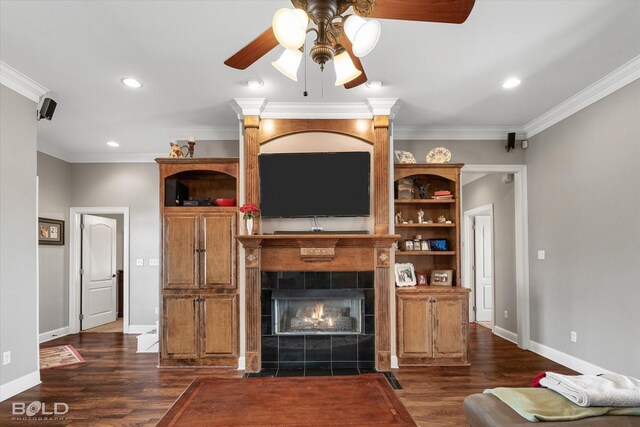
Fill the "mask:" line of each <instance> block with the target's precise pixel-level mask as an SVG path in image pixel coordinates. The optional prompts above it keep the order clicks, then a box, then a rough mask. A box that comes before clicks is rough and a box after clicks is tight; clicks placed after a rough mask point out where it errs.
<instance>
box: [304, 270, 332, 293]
mask: <svg viewBox="0 0 640 427" xmlns="http://www.w3.org/2000/svg"><path fill="white" fill-rule="evenodd" d="M304 288H305V289H329V288H331V274H330V273H329V272H328V271H308V272H306V273H304Z"/></svg>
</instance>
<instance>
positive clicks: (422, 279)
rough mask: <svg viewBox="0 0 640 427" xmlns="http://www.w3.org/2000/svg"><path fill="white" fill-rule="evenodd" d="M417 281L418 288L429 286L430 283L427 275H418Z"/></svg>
mask: <svg viewBox="0 0 640 427" xmlns="http://www.w3.org/2000/svg"><path fill="white" fill-rule="evenodd" d="M416 279H417V282H418V286H428V285H429V282H428V281H427V274H426V273H416Z"/></svg>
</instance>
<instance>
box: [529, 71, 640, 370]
mask: <svg viewBox="0 0 640 427" xmlns="http://www.w3.org/2000/svg"><path fill="white" fill-rule="evenodd" d="M639 135H640V80H636V81H635V82H634V83H631V84H629V85H627V86H626V87H624V88H622V89H620V90H618V91H617V92H614V93H613V94H611V95H609V96H607V97H606V98H604V99H602V100H600V101H598V102H597V103H595V104H593V105H591V106H590V107H588V108H586V109H584V110H582V111H580V112H578V113H576V114H574V115H573V116H571V117H569V118H567V119H565V120H563V121H561V122H560V123H558V124H556V125H555V126H553V127H551V128H549V129H547V130H545V131H544V132H542V133H540V134H538V135H536V136H535V137H533V138H531V139H530V143H531V145H530V147H529V149H528V150H527V165H528V173H529V242H530V248H529V250H530V252H529V253H530V295H531V339H532V340H533V341H536V342H538V343H541V344H544V345H546V346H549V347H552V348H554V349H556V350H560V351H562V352H565V353H568V354H570V355H572V356H575V357H578V358H580V359H583V360H586V361H588V362H591V363H594V364H596V365H598V366H601V367H603V368H606V369H609V370H613V371H617V372H620V373H622V374H627V375H632V376H635V377H640V364H639V363H638V361H639V360H640V333H639V332H638V325H640V305H639V304H640V262H638V261H639V260H640V167H639V166H638V162H639V161H640V143H639V141H638V138H639ZM539 249H544V250H545V251H546V260H538V259H537V251H538V250H539ZM572 330H573V331H576V332H577V333H578V340H577V343H572V342H571V341H570V339H569V338H570V332H571V331H572Z"/></svg>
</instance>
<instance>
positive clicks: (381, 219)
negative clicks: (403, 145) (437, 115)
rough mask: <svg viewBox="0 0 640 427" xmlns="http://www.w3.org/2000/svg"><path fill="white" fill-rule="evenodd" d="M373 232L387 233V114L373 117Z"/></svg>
mask: <svg viewBox="0 0 640 427" xmlns="http://www.w3.org/2000/svg"><path fill="white" fill-rule="evenodd" d="M373 165H374V167H373V170H374V187H373V191H374V196H373V204H374V218H375V234H388V233H389V116H374V117H373Z"/></svg>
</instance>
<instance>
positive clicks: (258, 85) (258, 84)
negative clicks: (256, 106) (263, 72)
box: [247, 79, 264, 89]
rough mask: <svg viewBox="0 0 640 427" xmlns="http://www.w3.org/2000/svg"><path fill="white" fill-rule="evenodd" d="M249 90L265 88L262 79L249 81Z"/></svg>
mask: <svg viewBox="0 0 640 427" xmlns="http://www.w3.org/2000/svg"><path fill="white" fill-rule="evenodd" d="M247 86H248V87H249V89H258V88H261V87H262V86H264V82H263V81H262V80H260V79H252V80H248V81H247Z"/></svg>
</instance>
